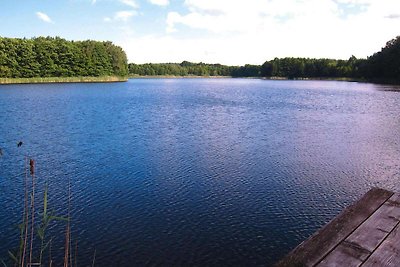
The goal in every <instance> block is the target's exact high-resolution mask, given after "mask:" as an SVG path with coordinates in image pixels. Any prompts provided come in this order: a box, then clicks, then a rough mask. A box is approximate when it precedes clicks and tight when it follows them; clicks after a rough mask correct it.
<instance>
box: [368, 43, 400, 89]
mask: <svg viewBox="0 0 400 267" xmlns="http://www.w3.org/2000/svg"><path fill="white" fill-rule="evenodd" d="M361 72H362V75H363V76H365V77H368V78H370V79H372V80H379V81H390V82H397V83H398V82H400V36H397V37H396V38H394V39H392V40H390V41H389V42H387V43H386V46H385V47H384V48H382V50H381V51H380V52H377V53H375V54H373V55H372V56H370V57H368V59H367V61H366V62H365V64H364V65H363V66H362V68H361Z"/></svg>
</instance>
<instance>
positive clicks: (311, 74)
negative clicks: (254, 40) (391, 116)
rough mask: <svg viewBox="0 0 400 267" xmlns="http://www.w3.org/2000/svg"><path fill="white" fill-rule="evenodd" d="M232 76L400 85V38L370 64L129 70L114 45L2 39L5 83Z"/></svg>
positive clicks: (306, 62)
mask: <svg viewBox="0 0 400 267" xmlns="http://www.w3.org/2000/svg"><path fill="white" fill-rule="evenodd" d="M126 75H130V76H137V75H140V76H157V75H166V76H169V75H174V76H232V77H286V78H289V79H296V78H340V77H345V78H346V77H347V78H359V79H365V80H372V81H388V82H396V83H398V82H400V36H399V37H397V38H394V39H393V40H390V41H389V42H387V44H386V46H385V47H383V48H382V50H381V51H380V52H377V53H375V54H373V55H372V56H370V57H368V58H367V59H358V58H356V57H354V56H352V57H350V58H349V59H348V60H336V59H315V58H293V57H287V58H275V59H273V60H269V61H266V62H265V63H264V64H262V65H249V64H247V65H244V66H226V65H221V64H206V63H202V62H201V63H192V62H188V61H183V62H182V63H160V64H153V63H148V64H134V63H131V64H129V65H128V64H127V57H126V54H125V52H124V51H123V50H122V48H121V47H119V46H116V45H114V44H113V43H111V42H99V41H92V40H87V41H67V40H65V39H62V38H60V37H54V38H53V37H37V38H32V39H25V38H24V39H18V38H2V37H0V78H33V77H80V76H92V77H100V76H126Z"/></svg>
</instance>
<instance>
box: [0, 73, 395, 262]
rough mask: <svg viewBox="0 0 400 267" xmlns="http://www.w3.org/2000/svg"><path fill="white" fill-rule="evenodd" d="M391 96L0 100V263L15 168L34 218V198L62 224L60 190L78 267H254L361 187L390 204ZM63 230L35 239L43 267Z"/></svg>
mask: <svg viewBox="0 0 400 267" xmlns="http://www.w3.org/2000/svg"><path fill="white" fill-rule="evenodd" d="M395 89H396V88H394V87H390V86H379V85H373V84H365V83H348V82H334V81H265V80H253V79H136V80H129V81H128V82H126V83H111V84H45V85H44V84H43V85H6V86H0V110H1V112H0V147H1V148H3V154H4V155H3V156H2V157H1V158H0V166H1V169H0V205H1V209H0V237H1V241H0V257H2V258H7V250H8V249H10V248H14V247H16V246H18V229H17V228H16V224H17V223H19V222H20V220H21V217H22V209H23V179H24V155H29V156H30V157H32V158H34V159H35V160H36V169H37V175H36V176H37V180H38V184H37V192H36V195H37V196H38V199H37V203H38V205H40V202H41V199H42V198H41V194H42V193H43V188H44V185H45V184H46V183H48V186H49V207H50V209H53V210H54V213H55V214H56V215H60V216H65V215H66V214H67V208H68V184H69V183H70V187H71V217H72V239H73V240H74V241H73V247H74V250H75V241H77V244H78V253H77V254H78V256H77V258H78V265H80V266H86V265H90V264H91V262H92V259H93V255H94V251H95V250H96V261H95V262H96V266H135V265H136V266H193V265H197V266H204V265H209V266H222V265H224V266H238V265H246V266H256V265H270V264H272V263H274V262H275V261H277V260H278V259H280V258H281V257H282V256H284V255H285V254H286V253H287V252H289V251H290V250H291V249H292V248H294V247H295V246H296V245H298V244H299V243H300V242H301V241H303V240H304V239H306V238H307V237H308V236H310V235H311V234H312V233H313V232H314V231H316V230H317V229H318V228H320V227H321V226H322V225H324V224H325V223H327V222H328V221H329V220H331V219H332V218H333V217H334V216H335V215H337V214H338V213H339V212H340V211H341V210H342V209H343V208H344V207H346V206H347V205H349V204H350V203H352V202H353V201H355V200H356V199H357V198H359V197H360V196H361V195H362V194H364V193H365V192H366V191H368V190H369V189H370V188H371V187H373V186H379V187H383V188H387V189H391V190H395V191H400V93H399V92H397V91H396V90H395ZM397 89H398V88H397ZM20 140H22V141H23V142H24V144H23V146H22V147H21V148H19V149H18V148H17V146H16V144H17V142H18V141H20ZM38 209H39V208H38ZM38 216H39V215H38ZM64 229H65V223H62V222H58V223H56V224H55V225H54V226H52V228H51V229H50V231H49V233H48V235H49V237H50V236H53V237H54V241H53V244H52V253H53V255H56V256H57V255H62V253H63V251H62V246H63V238H64V236H63V231H64ZM56 264H60V262H59V261H58V262H57V261H56Z"/></svg>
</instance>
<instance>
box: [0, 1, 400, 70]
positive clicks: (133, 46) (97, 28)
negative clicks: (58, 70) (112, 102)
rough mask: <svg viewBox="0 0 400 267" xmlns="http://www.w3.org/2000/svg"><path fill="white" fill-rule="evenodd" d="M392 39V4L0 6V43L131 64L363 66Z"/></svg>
mask: <svg viewBox="0 0 400 267" xmlns="http://www.w3.org/2000/svg"><path fill="white" fill-rule="evenodd" d="M398 35H400V0H57V1H55V0H0V36H2V37H18V38H23V37H26V38H31V37H37V36H60V37H62V38H65V39H68V40H86V39H92V40H100V41H105V40H109V41H112V42H114V43H115V44H117V45H120V46H121V47H122V48H123V49H124V50H125V51H126V53H127V56H128V61H129V62H132V63H149V62H152V63H161V62H163V63H164V62H182V61H184V60H188V61H192V62H206V63H221V64H227V65H244V64H262V63H264V62H265V61H266V60H271V59H273V58H275V57H315V58H336V59H348V58H350V57H351V56H352V55H354V56H356V57H357V58H365V57H367V56H369V55H371V54H373V53H374V52H377V51H379V50H380V49H381V48H382V47H383V46H385V44H386V42H387V41H389V40H391V39H393V38H395V37H396V36H398Z"/></svg>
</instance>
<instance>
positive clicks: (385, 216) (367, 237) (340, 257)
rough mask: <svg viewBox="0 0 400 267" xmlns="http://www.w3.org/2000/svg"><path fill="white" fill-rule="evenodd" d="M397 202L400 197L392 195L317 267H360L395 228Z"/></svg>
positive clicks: (398, 212) (398, 214) (399, 207)
mask: <svg viewBox="0 0 400 267" xmlns="http://www.w3.org/2000/svg"><path fill="white" fill-rule="evenodd" d="M399 201H400V195H399V194H394V195H393V196H392V197H391V198H390V199H389V200H387V201H386V202H385V203H384V204H383V205H382V206H381V207H380V208H379V209H378V210H377V211H375V212H374V213H373V214H372V215H371V216H370V217H369V218H368V219H367V220H366V221H365V222H364V223H362V224H361V225H360V226H359V227H358V228H357V229H356V230H354V232H353V233H352V234H351V235H350V236H349V237H347V238H346V239H345V241H343V242H342V243H340V244H339V245H338V246H337V247H336V248H335V249H334V250H333V251H332V252H331V253H329V254H328V255H327V256H326V257H325V258H324V259H323V261H321V263H320V264H318V265H317V266H318V267H323V266H360V265H361V263H363V262H364V261H365V260H366V259H367V258H368V257H369V256H370V255H371V253H372V252H373V251H374V250H375V249H377V247H378V246H379V244H380V243H381V242H382V241H383V240H384V239H385V238H386V237H387V236H388V235H389V233H390V232H391V231H392V230H393V229H394V228H395V227H396V225H397V223H398V221H399V219H400V202H399ZM393 203H398V205H396V204H393Z"/></svg>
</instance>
